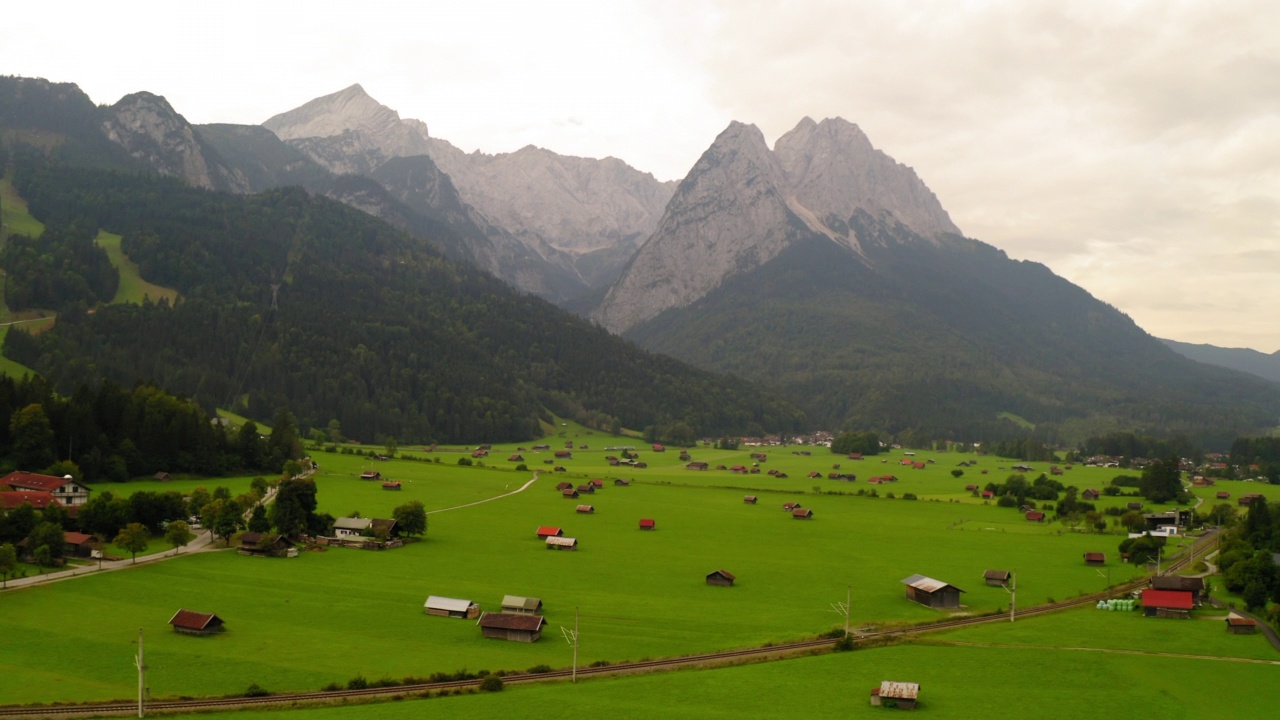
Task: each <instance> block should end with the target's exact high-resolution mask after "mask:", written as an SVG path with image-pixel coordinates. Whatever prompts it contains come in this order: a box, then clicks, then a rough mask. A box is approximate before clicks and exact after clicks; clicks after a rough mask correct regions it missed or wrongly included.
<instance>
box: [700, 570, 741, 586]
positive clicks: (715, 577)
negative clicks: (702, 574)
mask: <svg viewBox="0 0 1280 720" xmlns="http://www.w3.org/2000/svg"><path fill="white" fill-rule="evenodd" d="M734 580H737V578H736V577H734V575H733V573H731V572H729V571H728V570H715V571H713V572H709V573H707V584H708V585H720V586H723V587H732V586H733V581H734Z"/></svg>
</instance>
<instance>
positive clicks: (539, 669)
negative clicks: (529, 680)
mask: <svg viewBox="0 0 1280 720" xmlns="http://www.w3.org/2000/svg"><path fill="white" fill-rule="evenodd" d="M551 671H552V667H551V666H550V665H534V666H533V667H531V668H529V674H530V675H541V674H542V673H549V672H551Z"/></svg>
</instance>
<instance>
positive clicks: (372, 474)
mask: <svg viewBox="0 0 1280 720" xmlns="http://www.w3.org/2000/svg"><path fill="white" fill-rule="evenodd" d="M360 479H361V480H381V479H382V473H380V472H378V471H377V470H365V471H364V472H362V473H360Z"/></svg>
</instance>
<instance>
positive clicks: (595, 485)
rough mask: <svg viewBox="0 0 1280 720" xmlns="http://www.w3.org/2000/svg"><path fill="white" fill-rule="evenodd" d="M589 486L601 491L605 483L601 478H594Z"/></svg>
mask: <svg viewBox="0 0 1280 720" xmlns="http://www.w3.org/2000/svg"><path fill="white" fill-rule="evenodd" d="M587 484H588V485H590V486H591V487H593V488H595V489H596V490H600V489H601V488H603V487H604V481H603V480H601V479H600V478H592V479H591V481H590V482H588V483H587Z"/></svg>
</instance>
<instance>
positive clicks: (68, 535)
mask: <svg viewBox="0 0 1280 720" xmlns="http://www.w3.org/2000/svg"><path fill="white" fill-rule="evenodd" d="M62 542H64V543H66V544H68V545H83V544H85V543H87V542H93V536H92V535H85V534H84V533H82V532H64V533H62Z"/></svg>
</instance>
